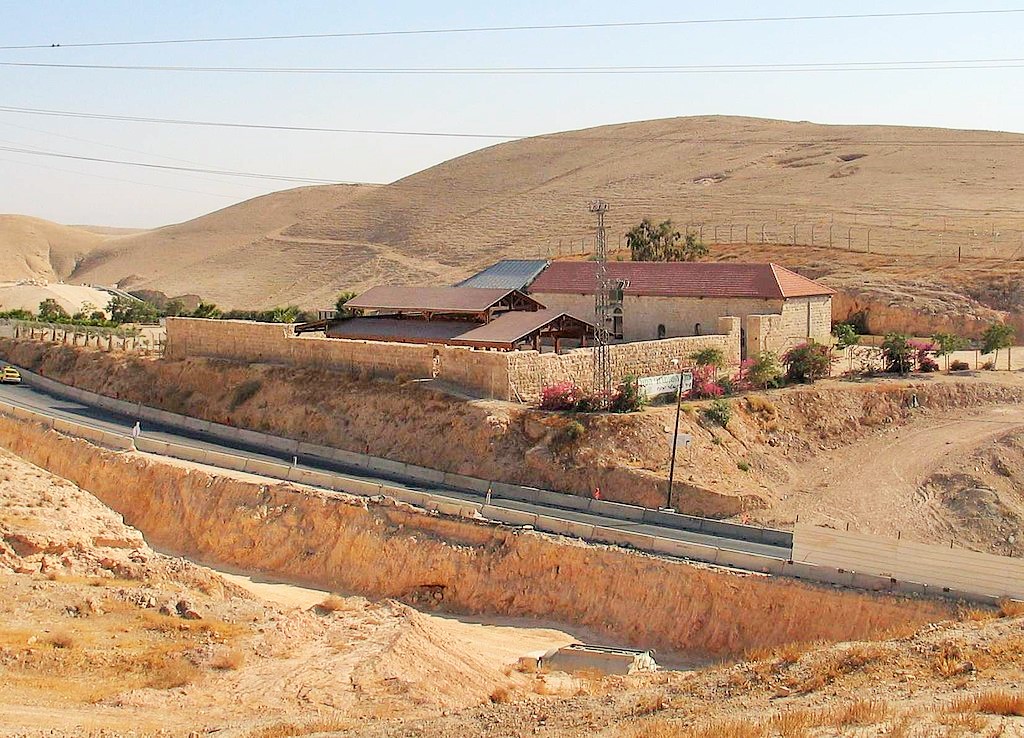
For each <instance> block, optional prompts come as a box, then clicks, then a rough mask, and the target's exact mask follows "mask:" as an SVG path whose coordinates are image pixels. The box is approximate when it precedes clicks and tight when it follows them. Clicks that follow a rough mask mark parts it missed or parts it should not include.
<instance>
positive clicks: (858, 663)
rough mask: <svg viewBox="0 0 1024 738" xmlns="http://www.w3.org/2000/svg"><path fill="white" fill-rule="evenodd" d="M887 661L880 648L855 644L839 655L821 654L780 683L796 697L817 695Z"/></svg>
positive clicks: (887, 653)
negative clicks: (823, 689)
mask: <svg viewBox="0 0 1024 738" xmlns="http://www.w3.org/2000/svg"><path fill="white" fill-rule="evenodd" d="M888 658H889V652H888V651H887V650H886V649H884V648H883V647H881V646H878V645H874V644H868V643H862V644H855V645H853V646H850V647H849V648H846V649H844V650H843V651H840V652H838V653H829V654H824V655H823V656H822V657H821V658H819V659H817V660H809V661H808V663H807V664H806V666H805V668H803V669H801V670H800V672H799V673H794V674H790V675H789V676H787V677H786V679H785V680H784V681H783V683H784V684H785V686H786V687H787V688H789V689H791V690H793V691H794V692H795V693H797V694H806V693H808V692H816V691H818V690H819V689H821V688H822V687H825V686H827V685H829V684H831V683H832V682H834V681H835V680H836V679H838V678H839V677H841V676H845V675H847V674H852V673H854V672H858V671H864V670H866V669H867V668H868V667H872V666H875V665H877V664H881V663H884V662H885V661H886V660H887V659H888Z"/></svg>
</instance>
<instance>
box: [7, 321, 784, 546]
mask: <svg viewBox="0 0 1024 738" xmlns="http://www.w3.org/2000/svg"><path fill="white" fill-rule="evenodd" d="M214 322H216V321H214ZM22 375H23V376H24V378H25V383H26V384H29V385H31V386H33V387H39V388H40V389H42V390H43V391H45V392H48V393H51V394H54V395H58V396H61V397H67V398H69V399H72V400H75V401H76V402H81V403H83V404H86V405H95V406H98V407H102V408H103V409H105V410H108V411H110V412H116V413H119V414H121V415H126V416H128V417H137V418H140V419H142V420H146V421H148V422H151V423H159V424H161V425H166V426H168V427H170V428H177V429H180V430H183V431H186V432H189V433H204V434H208V435H211V436H213V437H214V438H219V439H221V440H223V441H226V442H228V443H247V444H249V445H252V446H256V447H265V448H267V449H271V450H273V451H276V452H278V453H283V454H285V455H286V456H303V455H305V456H318V457H321V458H324V459H330V460H332V461H336V462H338V463H341V464H346V465H348V466H352V467H356V468H360V469H369V470H372V471H377V472H381V473H384V474H392V475H398V476H404V477H409V478H411V479H416V480H418V481H422V482H424V483H429V484H443V485H446V486H449V487H454V488H456V489H466V490H470V491H473V492H478V493H481V494H483V493H486V492H487V490H488V489H490V490H491V492H492V494H493V496H494V497H500V498H505V499H509V500H519V501H521V502H533V503H538V504H542V505H551V506H556V507H562V508H566V509H570V510H580V511H586V512H592V513H594V514H595V515H605V516H607V517H612V518H616V519H619V520H631V521H635V522H639V521H641V520H642V521H644V522H649V523H655V524H657V525H662V526H665V527H669V528H675V529H677V530H689V531H693V532H704V533H708V534H709V535H721V536H725V537H729V538H735V539H738V540H744V541H754V542H758V543H768V544H772V545H776V546H784V547H787V548H788V547H790V546H791V545H792V542H793V536H792V534H791V533H789V532H788V531H783V530H774V529H771V528H757V527H754V526H749V525H739V524H737V523H728V522H723V521H713V520H708V519H706V518H698V517H693V516H690V515H681V514H679V513H669V512H662V511H659V510H649V509H647V508H642V507H637V506H635V505H624V504H621V503H616V502H606V501H602V500H591V499H590V498H589V497H581V496H578V495H571V494H564V493H562V492H554V491H551V490H543V489H536V488H534V487H526V486H523V485H518V484H507V483H504V482H490V481H488V480H486V479H477V478H475V477H467V476H464V475H461V474H452V473H449V472H443V471H440V470H438V469H429V468H426V467H422V466H416V465H413V464H404V463H402V462H398V461H391V460H389V459H380V458H377V457H374V456H367V455H365V454H359V453H355V452H352V451H345V450H343V449H335V448H330V447H327V446H319V445H316V444H310V443H305V442H301V443H300V442H299V441H296V440H293V439H286V438H280V437H277V436H271V435H267V434H265V433H259V432H255V431H249V430H243V429H239V428H235V427H233V426H228V425H221V424H219V423H211V422H210V421H207V420H199V419H197V418H191V417H189V416H186V415H178V414H175V413H169V412H166V411H163V410H157V409H155V408H150V407H147V406H145V405H138V404H135V403H130V402H125V401H123V400H115V399H113V398H110V397H104V396H102V395H96V394H94V393H91V392H85V391H83V390H79V389H77V388H75V387H71V386H69V385H66V384H61V383H59V382H55V381H53V380H51V379H47V378H46V377H42V376H40V375H38V374H34V373H32V372H29V371H27V370H22ZM288 460H289V461H290V459H288Z"/></svg>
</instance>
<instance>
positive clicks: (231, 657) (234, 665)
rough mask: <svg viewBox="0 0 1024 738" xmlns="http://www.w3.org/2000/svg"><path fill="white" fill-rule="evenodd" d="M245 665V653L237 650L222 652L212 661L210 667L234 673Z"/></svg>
mask: <svg viewBox="0 0 1024 738" xmlns="http://www.w3.org/2000/svg"><path fill="white" fill-rule="evenodd" d="M244 663H245V653H244V652H242V651H240V650H239V649H237V648H230V649H228V650H226V651H221V652H220V653H218V654H217V655H216V656H214V657H213V658H212V659H211V660H210V667H211V668H213V669H217V670H218V671H234V670H235V669H240V668H241V667H242V664H244Z"/></svg>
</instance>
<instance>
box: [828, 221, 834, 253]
mask: <svg viewBox="0 0 1024 738" xmlns="http://www.w3.org/2000/svg"><path fill="white" fill-rule="evenodd" d="M832 217H833V218H834V217H835V216H832ZM828 247H829V248H832V226H831V225H830V226H829V227H828Z"/></svg>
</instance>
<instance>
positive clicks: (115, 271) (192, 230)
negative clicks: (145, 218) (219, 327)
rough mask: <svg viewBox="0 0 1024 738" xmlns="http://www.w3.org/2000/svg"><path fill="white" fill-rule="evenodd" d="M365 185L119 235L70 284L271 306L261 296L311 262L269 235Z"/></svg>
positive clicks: (293, 194) (269, 199)
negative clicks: (272, 242) (277, 244)
mask: <svg viewBox="0 0 1024 738" xmlns="http://www.w3.org/2000/svg"><path fill="white" fill-rule="evenodd" d="M371 187H372V186H371V185H335V186H328V187H300V188H297V189H294V190H285V191H284V192H275V193H272V194H270V195H264V196H262V197H257V198H254V199H252V200H247V201H245V202H242V203H239V204H237V205H232V206H230V207H227V208H224V209H223V210H218V211H216V212H213V213H210V214H208V215H204V216H202V217H200V218H196V219H194V220H190V221H186V222H184V223H177V224H174V225H169V226H164V227H162V228H156V229H154V230H152V231H144V232H142V233H137V234H132V235H129V236H124V237H122V238H118V239H117V240H116V241H111V242H110V243H109V245H108V247H107V248H104V249H100V250H97V251H96V252H94V253H92V254H91V255H90V257H89V259H88V260H86V261H85V262H84V263H83V264H82V265H81V266H80V267H79V268H78V269H77V270H76V271H75V274H74V281H78V282H93V283H98V284H106V285H113V284H117V285H119V286H121V287H125V288H127V289H136V288H140V289H157V290H161V291H163V292H166V293H167V294H173V295H179V294H187V293H196V294H199V295H200V296H202V297H203V298H204V299H207V300H209V299H212V300H214V301H216V302H218V303H219V304H221V305H242V304H270V303H269V302H268V301H267V300H266V299H260V298H259V295H261V294H265V293H266V291H267V289H268V288H269V287H271V286H273V285H276V284H277V282H278V281H279V280H280V279H281V278H282V276H283V275H287V274H289V273H291V271H292V270H293V269H294V267H295V265H296V264H297V263H300V264H301V265H302V266H303V267H304V268H307V269H308V268H315V266H316V264H315V262H313V261H309V260H306V261H303V259H302V254H299V253H296V254H288V253H286V252H285V251H283V250H281V249H278V248H276V247H275V248H272V249H268V248H267V244H268V243H269V241H268V238H269V237H271V236H273V234H275V233H276V232H278V231H280V230H281V229H283V228H286V227H288V226H289V225H291V224H292V223H295V222H296V221H298V220H301V219H302V218H304V217H307V216H308V215H309V214H311V213H320V212H325V211H331V210H332V209H333V208H336V207H338V206H339V205H340V204H341V203H343V202H345V201H346V200H348V199H349V198H351V197H353V196H356V195H358V194H359V193H362V192H364V191H365V190H366V189H368V188H371ZM179 285H182V288H181V289H178V286H179ZM243 295H245V296H248V297H247V298H246V299H243V298H242V296H243ZM295 297H296V298H297V297H298V295H296V296H295ZM292 301H294V299H293V300H292Z"/></svg>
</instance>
